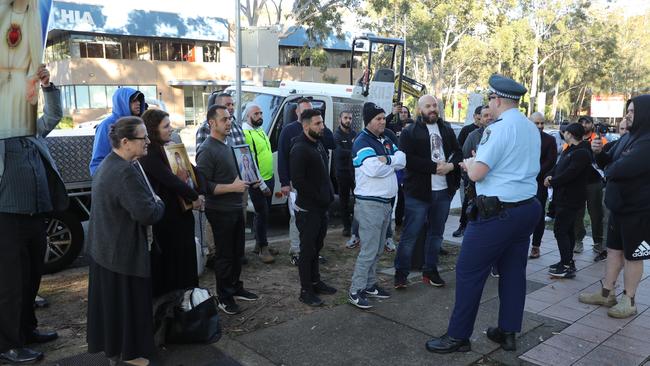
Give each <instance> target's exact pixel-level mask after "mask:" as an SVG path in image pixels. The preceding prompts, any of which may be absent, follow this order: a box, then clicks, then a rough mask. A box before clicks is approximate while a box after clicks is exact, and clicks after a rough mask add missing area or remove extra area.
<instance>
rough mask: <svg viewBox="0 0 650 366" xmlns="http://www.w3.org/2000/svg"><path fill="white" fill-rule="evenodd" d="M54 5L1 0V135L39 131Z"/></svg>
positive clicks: (44, 1)
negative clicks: (41, 69) (40, 76)
mask: <svg viewBox="0 0 650 366" xmlns="http://www.w3.org/2000/svg"><path fill="white" fill-rule="evenodd" d="M51 8H52V0H41V1H39V0H0V33H1V34H2V41H0V95H2V98H0V116H2V118H1V119H0V139H6V138H10V137H17V136H27V135H34V134H35V133H36V118H37V112H36V111H37V106H36V105H37V103H38V92H39V88H40V84H39V83H40V82H39V80H38V77H37V76H36V72H37V70H38V68H39V66H40V65H41V64H42V62H43V50H44V48H45V44H46V37H47V29H48V23H49V19H50V10H51Z"/></svg>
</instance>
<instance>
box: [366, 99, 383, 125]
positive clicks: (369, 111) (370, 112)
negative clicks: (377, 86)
mask: <svg viewBox="0 0 650 366" xmlns="http://www.w3.org/2000/svg"><path fill="white" fill-rule="evenodd" d="M379 113H386V111H384V110H383V108H381V107H380V106H378V105H376V104H375V103H373V102H366V103H364V104H363V125H364V126H367V125H368V123H370V121H372V119H373V118H375V116H377V115H378V114H379Z"/></svg>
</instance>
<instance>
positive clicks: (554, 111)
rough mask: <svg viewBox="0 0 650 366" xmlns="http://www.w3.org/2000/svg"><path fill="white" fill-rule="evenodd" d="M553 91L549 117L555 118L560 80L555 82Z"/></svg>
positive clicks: (558, 100)
mask: <svg viewBox="0 0 650 366" xmlns="http://www.w3.org/2000/svg"><path fill="white" fill-rule="evenodd" d="M554 90H555V91H554V93H553V104H552V105H551V116H552V117H551V118H553V119H555V114H556V113H557V106H558V103H559V102H560V98H559V93H560V81H559V80H558V81H556V82H555V88H554Z"/></svg>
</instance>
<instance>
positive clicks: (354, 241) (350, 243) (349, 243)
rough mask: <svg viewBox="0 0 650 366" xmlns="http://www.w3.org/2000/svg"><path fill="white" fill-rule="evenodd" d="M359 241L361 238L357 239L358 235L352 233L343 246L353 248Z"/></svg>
mask: <svg viewBox="0 0 650 366" xmlns="http://www.w3.org/2000/svg"><path fill="white" fill-rule="evenodd" d="M360 243H361V240H359V237H357V236H356V235H352V237H351V238H350V239H349V240H348V241H347V242H346V243H345V247H346V248H348V249H354V248H356V247H358V246H359V244H360Z"/></svg>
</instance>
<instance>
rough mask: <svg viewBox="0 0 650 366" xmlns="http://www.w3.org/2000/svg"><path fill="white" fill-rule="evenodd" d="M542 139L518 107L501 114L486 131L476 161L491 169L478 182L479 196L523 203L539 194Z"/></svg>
mask: <svg viewBox="0 0 650 366" xmlns="http://www.w3.org/2000/svg"><path fill="white" fill-rule="evenodd" d="M540 151H541V139H540V134H539V130H537V127H535V125H534V124H533V123H532V122H531V121H530V120H529V119H528V118H526V117H525V116H524V115H523V114H522V113H521V112H520V111H519V110H517V109H516V108H511V109H509V110H507V111H505V112H503V113H502V114H501V116H499V119H498V120H497V121H495V122H494V123H493V124H491V125H490V126H488V127H487V128H486V129H485V131H484V132H483V136H482V138H481V142H480V144H479V148H478V152H477V154H476V161H477V162H478V161H480V162H482V163H484V164H486V165H487V166H488V167H489V168H490V171H489V172H488V174H487V175H486V176H485V178H484V179H483V180H481V181H479V182H476V192H477V194H478V195H485V196H497V197H498V198H499V200H501V201H502V202H519V201H523V200H525V199H528V198H531V197H534V196H535V194H536V193H537V181H536V180H535V178H536V177H537V174H538V173H539V169H540V166H539V156H540Z"/></svg>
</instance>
